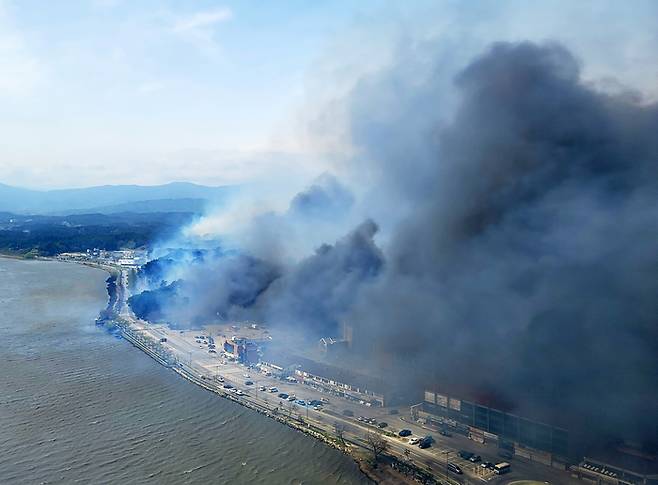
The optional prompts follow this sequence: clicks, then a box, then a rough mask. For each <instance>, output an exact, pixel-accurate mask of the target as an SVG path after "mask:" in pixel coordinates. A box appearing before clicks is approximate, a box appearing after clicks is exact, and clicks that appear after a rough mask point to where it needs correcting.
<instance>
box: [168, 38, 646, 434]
mask: <svg viewBox="0 0 658 485" xmlns="http://www.w3.org/2000/svg"><path fill="white" fill-rule="evenodd" d="M425 47H427V46H425ZM430 47H431V46H430ZM442 62H443V58H441V57H440V58H439V59H436V60H435V62H433V61H432V60H431V57H430V59H428V60H427V63H428V64H429V65H431V64H434V68H426V69H425V71H424V72H426V73H429V74H427V75H426V76H424V77H422V78H416V77H413V78H409V76H412V75H413V74H414V72H411V73H409V72H408V71H407V70H405V66H408V65H413V63H409V62H408V60H406V59H405V61H404V62H401V64H400V65H399V66H396V65H394V66H393V67H391V68H390V69H389V70H384V71H380V72H378V73H376V74H375V75H373V76H371V77H370V78H368V79H364V80H363V81H362V82H360V83H359V84H358V85H357V86H356V87H355V89H354V91H353V92H352V93H351V95H350V96H349V98H348V99H347V104H348V105H349V106H348V109H347V110H346V112H348V113H350V119H349V120H348V126H349V127H350V129H351V136H352V140H351V142H352V144H353V148H354V150H352V151H351V152H352V153H356V158H355V159H354V160H353V163H352V166H353V169H354V170H353V174H354V175H353V179H352V180H350V182H351V185H352V186H358V185H359V184H361V187H360V194H361V195H362V200H356V198H355V197H353V196H352V195H351V193H350V192H349V191H348V190H347V189H346V188H345V187H343V186H342V185H341V184H340V183H339V182H338V181H336V180H335V179H332V178H330V177H324V178H321V179H319V180H318V181H317V182H316V183H315V184H313V185H312V186H311V187H310V188H309V189H308V190H306V191H304V192H302V193H300V194H299V195H298V196H296V197H294V198H293V199H292V202H291V204H290V206H289V209H288V211H287V212H284V213H283V214H276V213H267V214H262V215H260V216H259V217H257V218H255V219H254V220H253V223H252V224H251V225H249V226H248V229H247V231H246V236H247V237H242V239H241V241H243V242H245V243H246V244H244V245H243V246H242V247H239V248H236V249H235V250H234V251H228V252H227V251H220V252H217V253H215V254H213V255H212V256H211V257H205V258H203V260H202V261H194V262H187V263H186V264H184V265H178V266H177V267H176V268H175V271H172V272H171V274H172V275H175V278H174V277H171V278H169V279H167V278H165V280H166V281H165V284H166V285H167V284H171V283H172V282H173V281H177V280H179V279H180V281H179V282H178V283H176V285H174V287H173V288H174V290H171V289H170V288H171V285H170V286H165V287H164V288H167V290H166V291H175V292H176V298H173V299H171V301H175V302H176V304H175V308H173V307H169V309H168V313H169V315H168V317H169V318H171V319H173V320H176V321H178V322H186V323H194V322H202V321H205V320H206V319H209V318H215V317H219V318H225V319H234V318H235V319H257V320H260V321H265V322H267V323H269V324H271V325H272V326H277V325H278V326H285V327H286V328H297V329H299V330H301V331H302V332H303V333H304V334H305V336H306V337H307V338H309V339H315V338H317V337H319V336H325V335H332V336H339V335H340V327H341V323H342V322H347V323H349V324H350V325H351V326H352V327H353V335H354V341H353V349H354V352H353V357H354V359H358V360H359V361H360V362H359V363H360V364H363V365H364V366H368V367H369V368H370V372H371V373H375V374H379V375H386V377H387V378H388V380H389V381H390V382H392V383H393V382H395V381H396V379H397V380H398V381H399V382H402V381H408V380H409V379H410V377H409V376H412V377H411V379H415V380H416V381H417V384H418V388H419V389H421V388H422V386H426V385H435V386H437V387H438V388H439V389H443V390H444V391H445V392H446V393H448V394H453V395H455V396H458V397H459V396H463V397H465V398H475V399H476V400H479V401H481V402H482V401H483V402H485V403H487V404H490V405H494V406H497V407H504V408H505V409H506V410H511V411H515V412H516V413H518V414H520V415H524V416H528V417H533V418H536V419H540V420H544V421H546V422H549V423H553V424H562V425H565V426H567V427H569V428H570V429H572V431H573V432H574V434H577V432H578V430H587V431H588V432H590V433H591V436H592V439H593V440H594V441H598V442H600V441H601V440H602V439H603V438H604V437H607V436H624V437H627V438H632V439H637V440H644V441H651V440H654V441H658V439H657V438H658V437H656V432H657V430H656V425H655V423H656V422H658V412H657V410H656V404H655V403H656V402H658V322H657V319H658V317H657V315H658V278H657V277H656V275H657V270H658V247H657V244H656V228H657V227H658V137H656V133H658V106H656V105H654V104H646V103H643V102H642V99H641V97H640V96H639V95H637V94H633V93H623V94H618V92H617V94H614V95H613V94H606V93H602V92H599V91H596V90H595V89H594V88H592V87H591V86H589V85H587V84H586V83H584V82H583V81H582V79H581V77H580V64H579V62H578V60H576V59H575V58H574V57H573V56H572V55H571V54H570V53H569V52H568V51H567V50H566V49H565V48H563V47H561V46H559V45H554V44H547V45H536V44H531V43H520V44H509V43H506V44H496V45H493V46H492V47H491V48H490V49H488V50H487V51H486V52H485V53H484V54H482V55H481V56H480V57H478V58H476V59H475V60H473V61H472V62H471V63H470V64H469V65H467V66H466V67H465V68H464V69H462V70H461V72H460V73H459V74H458V75H457V76H455V77H454V83H453V89H455V93H453V97H454V98H455V99H454V100H453V101H451V103H450V108H449V109H447V108H446V103H445V100H446V98H447V97H448V95H447V94H446V93H445V89H446V87H445V86H446V82H445V78H446V73H443V72H442V71H441V67H442ZM455 106H456V108H454V110H453V107H455ZM364 208H365V209H364ZM370 214H374V215H375V216H376V219H375V221H376V223H375V222H372V221H371V220H370V219H368V218H367V216H368V215H370ZM357 217H358V218H359V220H361V221H363V220H366V222H364V223H362V224H361V225H358V226H357V224H354V220H355V219H356V218H357ZM378 225H381V226H382V228H383V229H384V231H385V232H386V238H385V241H384V242H383V243H382V242H381V241H379V244H380V246H381V247H382V249H381V250H380V249H379V247H378V245H377V244H376V243H375V235H376V233H377V230H378ZM355 226H357V227H356V229H351V228H353V227H355ZM339 230H340V234H343V235H344V234H347V235H346V236H336V234H338V232H339ZM243 236H244V234H243ZM317 240H321V241H336V242H335V243H334V244H333V245H327V244H324V245H323V244H313V247H315V248H318V249H317V250H315V251H314V252H310V251H305V250H300V249H299V248H304V247H305V245H308V241H313V243H315V241H317ZM291 248H292V249H291ZM290 253H293V254H295V255H296V257H294V258H290V257H289V255H290ZM282 255H285V257H284V256H282ZM165 313H166V312H165ZM351 365H354V363H351ZM412 370H413V372H411V371H412Z"/></svg>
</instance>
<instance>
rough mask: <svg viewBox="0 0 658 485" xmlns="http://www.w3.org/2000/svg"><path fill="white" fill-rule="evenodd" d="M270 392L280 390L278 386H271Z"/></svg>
mask: <svg viewBox="0 0 658 485" xmlns="http://www.w3.org/2000/svg"><path fill="white" fill-rule="evenodd" d="M270 392H279V390H278V389H277V388H276V387H270Z"/></svg>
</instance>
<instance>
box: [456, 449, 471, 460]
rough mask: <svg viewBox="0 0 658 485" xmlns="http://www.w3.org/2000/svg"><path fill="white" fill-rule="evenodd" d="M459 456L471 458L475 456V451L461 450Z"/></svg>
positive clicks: (465, 458)
mask: <svg viewBox="0 0 658 485" xmlns="http://www.w3.org/2000/svg"><path fill="white" fill-rule="evenodd" d="M459 456H460V457H462V458H463V459H464V460H470V459H471V457H472V456H473V453H471V452H470V451H466V450H459Z"/></svg>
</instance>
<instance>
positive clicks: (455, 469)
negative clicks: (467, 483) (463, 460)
mask: <svg viewBox="0 0 658 485" xmlns="http://www.w3.org/2000/svg"><path fill="white" fill-rule="evenodd" d="M448 470H449V471H451V472H452V473H456V474H457V475H461V474H462V473H464V472H463V471H462V469H461V468H459V465H457V464H455V463H453V462H448Z"/></svg>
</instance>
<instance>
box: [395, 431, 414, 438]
mask: <svg viewBox="0 0 658 485" xmlns="http://www.w3.org/2000/svg"><path fill="white" fill-rule="evenodd" d="M398 435H400V436H402V437H403V438H404V437H405V436H411V430H410V429H401V430H400V432H399V433H398Z"/></svg>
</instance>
